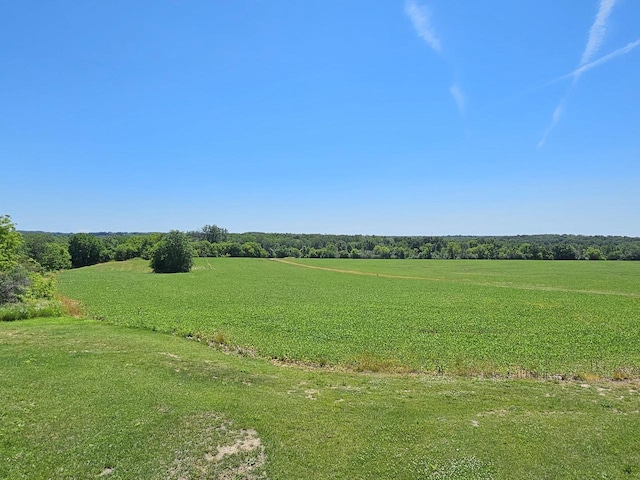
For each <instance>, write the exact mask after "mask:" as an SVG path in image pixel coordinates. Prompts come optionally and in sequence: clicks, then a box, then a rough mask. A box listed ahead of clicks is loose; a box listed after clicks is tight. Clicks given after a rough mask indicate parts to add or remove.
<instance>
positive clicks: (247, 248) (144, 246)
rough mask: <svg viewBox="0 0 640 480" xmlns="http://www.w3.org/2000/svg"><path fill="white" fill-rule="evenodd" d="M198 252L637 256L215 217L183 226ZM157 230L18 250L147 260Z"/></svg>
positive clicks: (598, 248) (527, 240) (50, 256)
mask: <svg viewBox="0 0 640 480" xmlns="http://www.w3.org/2000/svg"><path fill="white" fill-rule="evenodd" d="M184 235H185V237H186V238H187V239H188V240H189V243H190V247H191V250H192V251H193V253H194V254H195V255H196V256H200V257H221V256H229V257H260V258H266V257H276V258H284V257H303V258H389V259H404V258H415V259H513V260H516V259H517V260H640V238H636V237H620V236H584V235H519V236H496V237H472V236H442V237H436V236H378V235H325V234H291V233H260V232H249V233H229V232H228V231H227V230H226V229H225V228H221V227H218V226H216V225H205V226H204V227H202V229H200V230H197V231H191V232H185V233H184ZM166 238H167V234H162V233H108V232H100V233H93V234H87V233H76V234H52V233H42V232H24V245H22V247H21V248H22V249H23V252H24V253H25V255H26V256H28V257H30V258H32V259H33V260H35V261H36V262H37V263H38V264H39V265H41V266H42V268H43V269H45V270H59V269H65V268H71V267H74V268H75V267H82V266H86V265H92V264H96V263H101V262H108V261H112V260H116V261H121V260H128V259H130V258H143V259H147V260H151V259H152V258H153V255H154V252H155V251H156V249H157V248H158V246H159V245H160V244H161V242H163V240H165V239H166Z"/></svg>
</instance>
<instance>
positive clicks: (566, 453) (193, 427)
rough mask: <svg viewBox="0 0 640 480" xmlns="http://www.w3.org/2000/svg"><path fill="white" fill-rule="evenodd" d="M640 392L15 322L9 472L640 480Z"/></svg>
mask: <svg viewBox="0 0 640 480" xmlns="http://www.w3.org/2000/svg"><path fill="white" fill-rule="evenodd" d="M162 281H165V280H162ZM639 388H640V385H638V383H633V382H614V383H600V384H598V383H591V384H588V385H587V384H581V383H578V382H542V381H535V380H506V379H502V380H496V379H493V380H490V379H479V378H451V377H447V376H443V377H437V376H419V375H410V376H406V375H405V376H398V375H383V374H355V373H353V374H348V373H340V372H331V371H324V370H320V371H318V370H315V371H304V370H301V369H298V368H283V367H279V366H274V365H272V364H270V363H269V362H267V361H265V360H260V359H252V358H246V357H240V356H237V355H227V354H224V353H222V352H220V351H217V350H214V349H211V348H208V347H206V346H204V345H202V344H200V343H198V342H195V341H187V340H185V339H182V338H179V337H176V336H170V335H162V334H158V333H154V332H151V331H145V330H137V329H127V328H122V327H118V326H111V325H106V324H104V323H98V322H93V321H81V320H74V319H68V318H55V319H39V320H25V321H21V322H13V323H0V392H2V402H0V478H7V479H14V478H28V479H39V478H98V477H99V476H100V475H102V477H100V478H129V479H130V478H163V479H164V478H180V476H183V477H185V478H217V477H221V478H233V475H236V474H237V475H238V478H261V477H263V476H268V477H269V478H272V479H279V478H282V479H300V478H363V479H364V478H407V479H415V478H464V479H468V478H471V479H473V478H505V479H507V478H509V479H512V478H634V477H637V476H638V475H640V439H639V437H638V435H637V432H638V431H640V415H639V413H638V412H639V410H640V394H639V393H638V391H639ZM257 438H259V439H260V443H259V444H258V442H257V441H256V440H255V439H257ZM243 441H244V442H245V444H246V445H247V449H246V450H244V451H240V452H239V453H238V454H235V455H234V454H229V455H226V456H224V455H223V457H222V458H221V460H220V461H216V460H215V457H216V456H217V455H219V454H220V452H221V451H225V450H221V449H219V448H218V447H221V446H233V445H236V446H238V445H239V444H240V443H241V442H243ZM240 450H241V449H240ZM223 475H227V476H226V477H223Z"/></svg>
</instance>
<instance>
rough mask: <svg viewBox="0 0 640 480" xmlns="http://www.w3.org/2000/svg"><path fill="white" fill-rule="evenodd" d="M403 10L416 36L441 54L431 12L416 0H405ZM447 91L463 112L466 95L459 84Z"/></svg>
mask: <svg viewBox="0 0 640 480" xmlns="http://www.w3.org/2000/svg"><path fill="white" fill-rule="evenodd" d="M404 11H405V13H406V14H407V16H408V17H409V19H410V20H411V23H412V24H413V28H414V29H415V31H416V33H417V34H418V36H419V37H420V38H421V39H423V40H424V41H425V42H426V43H427V45H429V46H430V47H431V48H432V49H433V51H434V52H436V53H438V54H439V55H442V45H441V44H440V39H439V38H438V36H437V35H436V32H435V29H434V28H433V25H432V24H431V12H430V11H429V7H427V5H425V4H420V3H418V0H406V3H405V5H404ZM449 93H450V94H451V96H452V97H453V100H454V101H455V102H456V106H457V107H458V111H459V112H460V114H461V115H464V114H465V109H466V106H467V97H466V96H465V94H464V93H463V92H462V89H461V88H460V85H458V84H457V83H454V84H453V85H451V87H449Z"/></svg>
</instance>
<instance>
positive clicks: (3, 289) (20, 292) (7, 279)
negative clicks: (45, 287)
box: [0, 265, 32, 305]
mask: <svg viewBox="0 0 640 480" xmlns="http://www.w3.org/2000/svg"><path fill="white" fill-rule="evenodd" d="M31 283H32V279H31V276H30V275H29V271H28V270H27V269H26V268H24V267H23V266H22V265H16V266H14V267H13V268H11V269H9V270H5V271H0V305H3V304H5V303H18V302H19V301H20V300H21V299H22V297H23V296H24V295H25V294H26V293H27V290H28V289H29V286H30V285H31Z"/></svg>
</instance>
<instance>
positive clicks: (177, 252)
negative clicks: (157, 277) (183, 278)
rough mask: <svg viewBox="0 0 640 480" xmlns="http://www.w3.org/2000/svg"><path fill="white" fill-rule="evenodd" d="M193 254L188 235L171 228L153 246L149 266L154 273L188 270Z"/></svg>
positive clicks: (191, 264)
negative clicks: (154, 246)
mask: <svg viewBox="0 0 640 480" xmlns="http://www.w3.org/2000/svg"><path fill="white" fill-rule="evenodd" d="M193 254H194V252H193V249H192V248H191V244H190V242H189V237H188V236H187V235H186V234H185V233H183V232H180V231H178V230H172V231H170V232H169V233H168V234H167V235H166V236H165V237H164V238H163V239H162V240H161V241H160V243H159V244H158V245H157V247H156V248H155V250H154V252H153V255H152V257H151V262H150V266H151V268H152V269H153V271H154V272H155V273H178V272H188V271H190V270H191V267H192V266H193Z"/></svg>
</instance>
